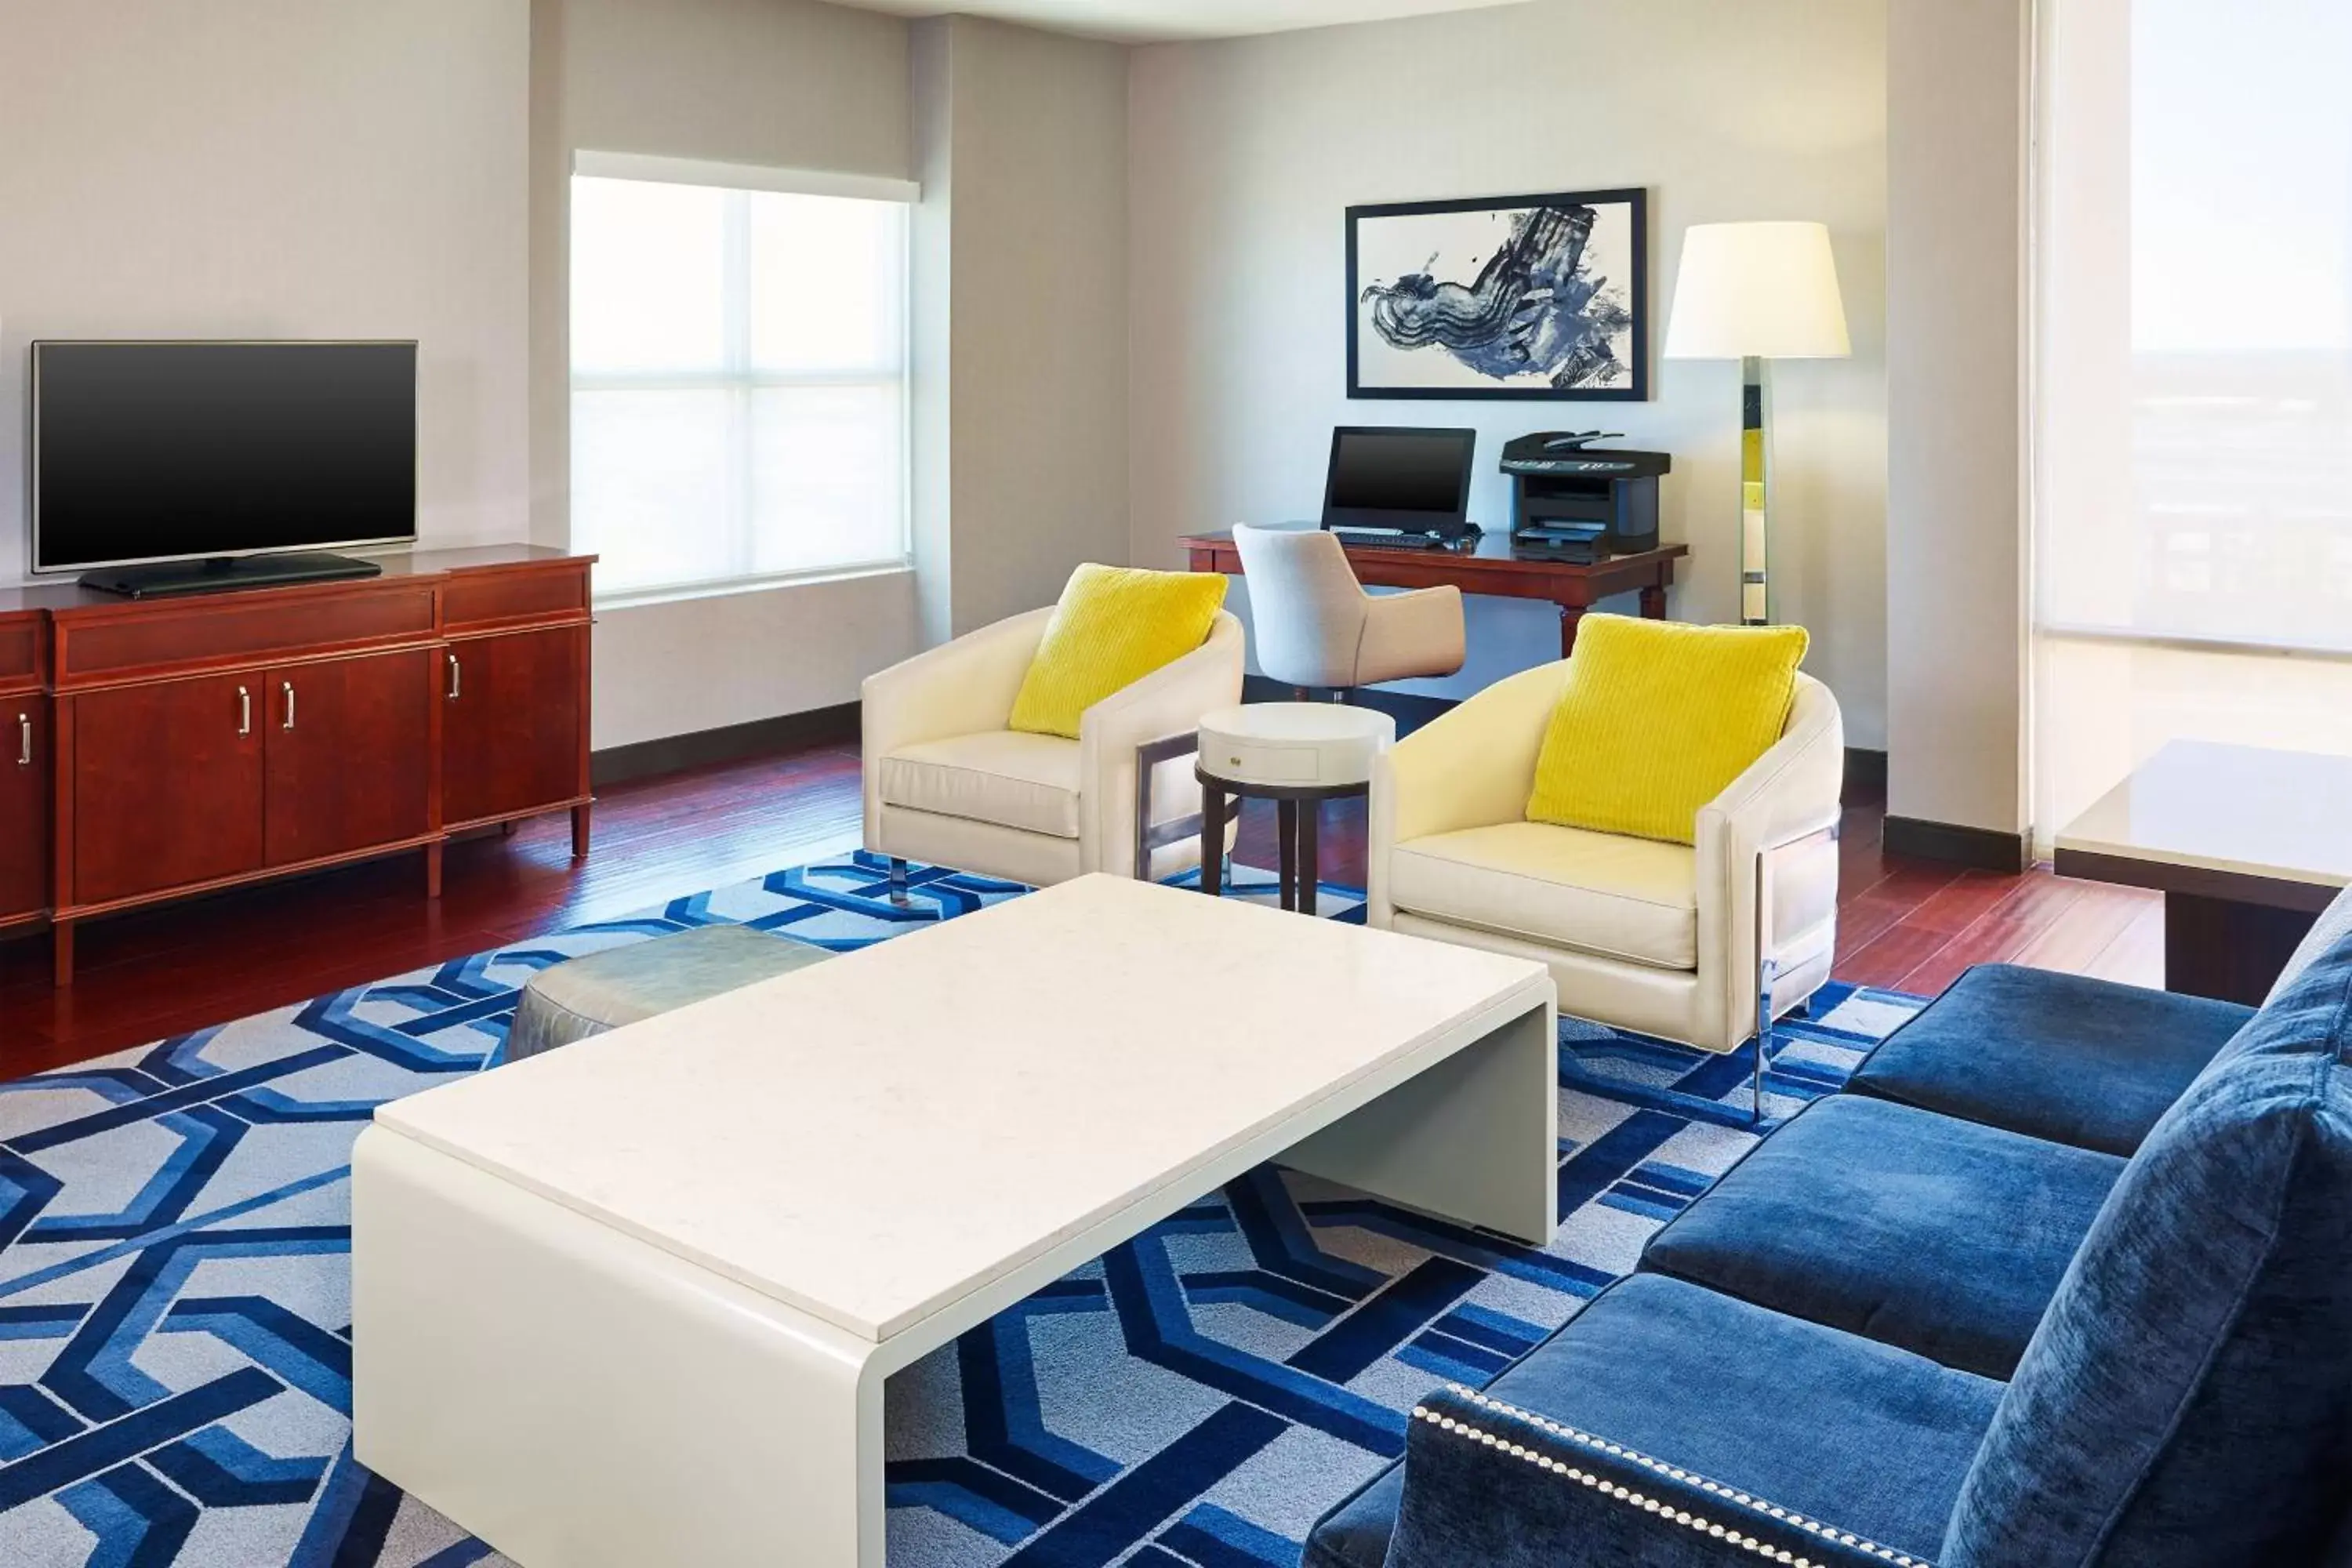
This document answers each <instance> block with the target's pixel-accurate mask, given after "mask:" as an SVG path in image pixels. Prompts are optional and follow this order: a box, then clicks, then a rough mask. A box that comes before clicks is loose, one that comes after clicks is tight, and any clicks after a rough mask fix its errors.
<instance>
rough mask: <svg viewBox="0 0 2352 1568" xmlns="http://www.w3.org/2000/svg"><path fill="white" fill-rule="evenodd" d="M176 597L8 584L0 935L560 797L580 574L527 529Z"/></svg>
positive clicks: (583, 804) (573, 803) (326, 863)
mask: <svg viewBox="0 0 2352 1568" xmlns="http://www.w3.org/2000/svg"><path fill="white" fill-rule="evenodd" d="M381 560H382V563H383V575H382V576H380V577H372V578H364V579H360V580H356V581H351V582H341V583H325V584H305V585H299V586H289V587H279V588H251V589H243V590H236V591H232V592H228V593H223V594H211V595H196V596H192V597H185V598H168V599H154V600H146V599H123V598H117V597H114V596H112V595H103V594H97V593H92V592H89V590H86V589H82V588H79V587H74V586H67V585H58V586H36V587H29V588H17V589H8V590H0V929H5V928H12V927H22V926H26V925H37V924H39V923H41V922H44V921H46V922H47V924H48V925H49V927H50V929H51V931H52V933H53V940H54V942H55V943H56V950H57V980H58V984H61V985H63V984H70V982H71V980H72V978H73V934H74V929H75V927H76V926H77V925H78V924H79V922H81V921H86V920H89V919H92V918H94V917H97V916H101V915H108V914H113V913H115V912H117V911H120V910H131V909H138V908H141V907H142V906H145V905H149V904H154V903H159V902H162V901H163V900H170V899H179V898H185V897H187V896H189V895H190V894H194V893H204V892H210V891H212V890H214V889H220V888H230V887H236V886H238V885H240V884H243V883H247V882H257V881H262V880H265V879H269V878H273V877H280V876H288V875H291V874H294V873H297V872H303V871H313V870H318V869H320V868H325V867H331V866H338V865H342V864H346V863H348V862H352V861H356V860H364V859H369V858H373V857H376V856H382V855H393V854H399V853H403V852H405V851H410V850H421V851H422V852H423V855H424V860H425V895H426V896H427V897H429V898H437V897H439V895H440V891H441V847H442V845H443V844H445V843H446V841H447V840H448V838H449V836H450V835H452V834H453V833H457V832H461V831H464V830H466V829H468V828H474V827H481V826H490V825H495V824H499V823H507V822H512V821H515V820H517V819H520V818H522V817H527V816H537V815H539V814H541V813H542V812H553V811H569V812H571V813H572V853H573V854H574V855H575V856H580V855H585V854H586V853H587V852H588V817H589V806H590V796H589V788H588V713H589V679H588V637H589V623H590V601H589V569H590V567H591V565H592V564H593V561H594V557H593V556H583V555H570V554H566V553H564V552H562V551H556V550H545V549H539V548H534V547H532V546H528V545H495V546H486V547H482V548H478V549H467V550H437V551H416V552H408V553H403V554H396V555H388V556H384V557H382V558H381Z"/></svg>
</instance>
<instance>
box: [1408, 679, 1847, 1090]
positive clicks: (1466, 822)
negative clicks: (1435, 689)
mask: <svg viewBox="0 0 2352 1568" xmlns="http://www.w3.org/2000/svg"><path fill="white" fill-rule="evenodd" d="M1567 668H1568V666H1567V664H1566V663H1565V662H1561V663H1557V664H1548V665H1543V666H1539V667H1538V668H1534V669H1530V670H1527V671H1525V672H1523V673H1521V674H1518V675H1515V676H1513V677H1511V678H1510V679H1507V680H1502V681H1498V682H1496V684H1495V685H1493V686H1490V687H1488V688H1487V689H1486V690H1484V691H1481V692H1480V693H1479V694H1478V695H1477V696H1475V697H1474V698H1472V699H1470V700H1468V701H1467V702H1465V703H1463V704H1462V705H1461V706H1460V707H1459V708H1456V709H1454V710H1453V711H1451V712H1449V713H1447V714H1445V715H1444V717H1442V718H1440V719H1438V720H1436V721H1433V722H1432V723H1431V724H1429V725H1427V726H1426V727H1424V728H1423V729H1422V730H1420V731H1416V732H1414V733H1413V734H1412V735H1410V736H1408V737H1406V738H1405V739H1404V740H1403V741H1401V742H1398V743H1397V745H1396V747H1395V749H1394V750H1393V751H1392V752H1390V753H1389V754H1388V755H1387V756H1386V757H1384V758H1383V759H1382V760H1381V763H1380V764H1379V773H1377V775H1376V776H1375V779H1374V782H1373V786H1372V805H1371V827H1370V838H1371V842H1370V863H1369V865H1368V868H1367V872H1368V880H1369V881H1370V889H1368V892H1369V898H1370V908H1369V910H1367V914H1366V918H1367V920H1368V921H1370V923H1371V924H1372V925H1375V926H1381V927H1384V928H1386V929H1389V930H1391V931H1406V932H1409V933H1411V934H1412V935H1415V936H1424V937H1430V938H1433V939H1435V940H1437V941H1440V942H1455V943H1459V944H1461V945H1463V946H1465V947H1477V948H1485V949H1486V950H1488V951H1490V952H1503V953H1509V954H1511V955H1512V956H1514V957H1519V958H1528V959H1533V960H1536V961H1538V962H1539V963H1544V964H1546V965H1547V966H1549V968H1550V970H1551V973H1552V977H1553V979H1554V980H1555V981H1556V982H1558V984H1559V1010H1560V1011H1561V1012H1562V1013H1566V1014H1574V1015H1576V1016H1580V1017H1584V1018H1590V1019H1591V1020H1593V1021H1595V1022H1597V1023H1602V1024H1608V1025H1611V1026H1615V1027H1619V1028H1624V1029H1631V1030H1633V1031H1636V1032H1638V1033H1641V1034H1645V1035H1657V1036H1662V1037H1664V1038H1667V1039H1670V1040H1680V1041H1683V1042H1685V1044H1688V1045H1693V1046H1697V1047H1702V1048H1704V1049H1706V1050H1710V1051H1717V1052H1728V1051H1733V1050H1737V1049H1738V1048H1739V1047H1741V1046H1742V1045H1744V1044H1746V1043H1747V1042H1748V1040H1749V1039H1752V1038H1753V1037H1755V1036H1756V1035H1757V1033H1758V1032H1759V1027H1761V1026H1769V1019H1770V1018H1777V1017H1780V1016H1781V1015H1782V1014H1785V1013H1787V1012H1790V1010H1792V1009H1794V1008H1795V1007H1797V1006H1798V1005H1801V1004H1802V1003H1803V1002H1804V1000H1805V999H1806V998H1807V997H1809V996H1811V994H1813V993H1814V992H1815V991H1816V990H1818V989H1820V987H1821V985H1822V982H1823V981H1825V980H1827V979H1828V978H1829V974H1830V962H1831V959H1832V953H1833V950H1834V948H1835V947H1836V945H1837V873H1838V856H1837V821H1838V796H1839V793H1840V789H1841V787H1842V784H1843V776H1844V768H1845V735H1844V729H1843V723H1842V722H1841V721H1840V719H1839V716H1838V706H1837V700H1836V699H1834V698H1833V697H1832V696H1831V695H1830V692H1829V689H1828V688H1827V687H1825V686H1823V685H1822V684H1821V682H1819V681H1817V680H1815V679H1812V678H1811V677H1810V676H1805V675H1800V676H1798V677H1797V693H1796V700H1795V701H1794V702H1793V703H1792V704H1791V705H1790V712H1789V719H1788V722H1787V724H1786V726H1785V727H1784V728H1783V730H1782V731H1781V736H1780V741H1779V742H1777V743H1776V744H1775V745H1774V746H1773V747H1772V748H1771V750H1769V751H1768V752H1765V753H1764V755H1763V756H1762V757H1760V758H1759V759H1758V760H1757V761H1756V763H1754V765H1752V766H1751V767H1749V768H1748V771H1747V772H1746V773H1741V774H1740V775H1739V777H1738V778H1737V779H1736V780H1734V781H1733V782H1732V784H1731V785H1730V787H1729V788H1727V789H1726V790H1725V791H1724V792H1723V793H1722V794H1721V795H1717V797H1716V798H1715V799H1714V800H1713V801H1712V802H1710V803H1709V804H1708V805H1706V807H1704V808H1703V809H1702V810H1701V811H1700V812H1699V814H1698V824H1697V828H1698V831H1697V834H1696V837H1697V840H1698V842H1697V843H1696V845H1686V844H1664V843H1660V842H1657V841H1655V840H1653V839H1646V838H1626V837H1618V836H1616V835H1614V834H1607V833H1591V832H1587V831H1584V830H1582V829H1579V828H1572V827H1554V826H1549V825H1547V824H1543V823H1536V822H1529V821H1528V820H1526V813H1527V804H1528V794H1529V792H1530V791H1531V790H1532V789H1533V787H1534V784H1535V772H1536V757H1537V753H1538V752H1539V751H1540V750H1541V748H1542V745H1543V738H1544V731H1545V729H1546V727H1547V726H1548V725H1549V722H1550V721H1551V714H1552V710H1553V708H1554V706H1555V705H1556V704H1557V703H1558V701H1559V693H1560V686H1561V682H1562V681H1563V680H1564V679H1566V673H1567ZM1762 1066H1763V1064H1762V1062H1761V1060H1760V1054H1759V1063H1758V1083H1757V1086H1756V1093H1757V1096H1758V1103H1759V1110H1760V1106H1761V1096H1762V1084H1761V1074H1762Z"/></svg>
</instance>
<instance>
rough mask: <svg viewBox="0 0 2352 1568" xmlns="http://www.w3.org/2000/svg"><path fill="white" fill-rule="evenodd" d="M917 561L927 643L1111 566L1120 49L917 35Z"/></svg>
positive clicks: (1121, 410) (944, 33)
mask: <svg viewBox="0 0 2352 1568" xmlns="http://www.w3.org/2000/svg"><path fill="white" fill-rule="evenodd" d="M915 75H916V83H917V85H916V93H915V99H916V107H915V114H916V142H917V145H918V149H919V178H920V179H921V180H922V182H923V186H924V202H923V205H924V209H925V210H924V211H923V212H922V213H920V214H919V215H918V219H917V226H916V238H915V245H916V302H915V322H916V331H917V336H918V339H919V345H920V346H919V349H918V353H919V354H920V355H921V356H922V357H921V359H920V361H919V365H918V373H917V391H916V413H917V424H916V439H917V445H918V452H919V456H918V459H917V461H918V468H917V474H916V541H917V562H918V564H919V567H920V569H921V571H922V574H923V576H924V579H925V582H924V588H923V595H924V605H923V608H924V631H925V634H926V638H927V640H930V641H937V640H940V638H942V637H947V636H950V635H954V634H957V633H961V632H966V631H970V630H971V628H973V627H974V626H984V625H986V624H987V623H989V622H991V621H994V620H998V619H1001V618H1003V616H1009V615H1013V614H1017V613H1018V612H1020V611H1023V610H1029V609H1034V608H1035V607H1036V606H1037V605H1042V604H1047V603H1050V602H1051V601H1052V600H1053V598H1054V596H1055V595H1056V594H1058V593H1059V592H1060V591H1061V587H1062V584H1063V581H1064V580H1065V579H1066V577H1068V575H1069V573H1070V569H1071V568H1072V567H1073V566H1075V565H1076V564H1078V563H1080V562H1083V561H1102V562H1108V563H1114V564H1117V563H1125V562H1126V560H1127V559H1128V552H1129V526H1128V480H1127V475H1128V452H1127V440H1128V433H1127V407H1128V396H1129V375H1128V369H1129V361H1128V341H1129V323H1128V317H1127V310H1128V271H1127V177H1128V152H1127V128H1128V119H1127V102H1128V98H1127V92H1128V89H1127V82H1128V51H1127V50H1126V49H1125V48H1123V47H1117V46H1114V45H1109V44H1103V43H1093V42H1087V41H1083V40H1080V39H1076V38H1068V37H1057V36H1055V35H1053V34H1048V33H1041V32H1036V31H1034V30H1032V29H1029V28H1025V27H1015V26H1006V25H1004V24H1003V23H997V22H990V21H984V20H981V19H978V18H975V17H971V16H945V17H940V18H937V19H934V20H931V21H927V22H923V23H919V24H918V26H917V37H916V45H915Z"/></svg>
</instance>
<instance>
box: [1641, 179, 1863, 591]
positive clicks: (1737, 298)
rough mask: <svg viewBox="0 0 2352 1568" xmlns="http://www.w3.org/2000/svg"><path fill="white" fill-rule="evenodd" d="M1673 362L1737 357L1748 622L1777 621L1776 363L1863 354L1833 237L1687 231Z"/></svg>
mask: <svg viewBox="0 0 2352 1568" xmlns="http://www.w3.org/2000/svg"><path fill="white" fill-rule="evenodd" d="M1673 309H1674V316H1673V319H1672V320H1671V321H1669V322H1668V323H1667V325H1666V349H1665V357H1666V358H1668V359H1736V360H1738V362H1739V374H1740V381H1741V399H1740V420H1739V497H1740V500H1739V619H1740V623H1741V624H1742V625H1744V626H1764V625H1767V624H1769V622H1770V621H1771V620H1772V618H1773V602H1772V577H1771V556H1772V523H1771V507H1770V493H1771V492H1770V487H1771V468H1772V440H1771V426H1770V420H1771V404H1772V394H1771V383H1770V379H1769V374H1768V373H1767V370H1766V365H1767V363H1769V361H1772V360H1776V359H1843V358H1845V357H1846V356H1847V355H1848V354H1850V353H1853V346H1852V345H1851V344H1850V343H1849V342H1847V339H1846V333H1845V306H1844V305H1843V302H1842V301H1841V300H1839V298H1838V283H1837V264H1836V262H1835V261H1833V260H1832V258H1831V256H1830V231H1829V230H1828V229H1827V228H1825V227H1823V226H1822V225H1820V224H1817V223H1701V224H1693V225H1692V226H1690V227H1688V228H1686V229H1685V230H1683V258H1682V266H1681V268H1680V269H1679V270H1678V271H1677V272H1676V274H1675V299H1674V307H1673Z"/></svg>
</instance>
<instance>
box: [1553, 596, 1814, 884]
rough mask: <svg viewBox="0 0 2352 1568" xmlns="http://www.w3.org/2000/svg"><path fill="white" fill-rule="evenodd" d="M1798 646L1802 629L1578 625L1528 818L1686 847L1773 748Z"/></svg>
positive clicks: (1627, 622) (1588, 620) (1607, 620)
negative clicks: (1701, 816)
mask: <svg viewBox="0 0 2352 1568" xmlns="http://www.w3.org/2000/svg"><path fill="white" fill-rule="evenodd" d="M1807 640H1808V639H1807V637H1806V635H1805V628H1804V627H1802V626H1681V625H1677V624H1675V623H1674V622H1671V621H1648V620H1641V621H1637V620H1631V619H1628V618H1627V617H1625V616H1585V617H1584V620H1583V623H1582V624H1581V625H1580V626H1578V627H1577V630H1576V651H1575V652H1574V653H1573V654H1572V655H1570V658H1569V661H1568V683H1567V686H1566V689H1564V690H1563V691H1562V692H1561V693H1560V699H1559V707H1558V708H1556V709H1554V710H1552V716H1551V727H1550V728H1549V729H1548V730H1546V731H1544V742H1543V752H1542V754H1541V755H1540V756H1538V758H1537V760H1536V787H1535V793H1534V794H1533V795H1531V796H1529V797H1528V821H1530V822H1549V823H1553V824H1556V825H1558V826H1562V827H1588V828H1591V829H1592V830H1593V831H1595V832H1598V833H1622V834H1624V835H1627V836H1628V837H1635V838H1663V839H1666V840H1669V841H1671V842H1673V843H1676V844H1689V843H1693V842H1695V841H1696V837H1697V826H1698V812H1699V807H1701V806H1703V805H1706V803H1707V802H1708V801H1711V800H1713V799H1714V798H1715V797H1716V796H1717V795H1721V794H1722V793H1723V791H1724V789H1725V787H1726V786H1727V785H1728V784H1730V783H1731V781H1732V780H1734V779H1736V778H1738V776H1739V775H1740V774H1741V773H1745V772H1747V770H1748V764H1750V763H1753V762H1755V761H1756V759H1757V758H1759V757H1760V756H1762V755H1763V754H1764V753H1765V752H1768V751H1769V750H1771V748H1772V743H1773V742H1776V741H1778V740H1779V739H1780V731H1781V727H1782V726H1784V725H1785V724H1787V723H1788V721H1789V705H1790V703H1791V702H1792V701H1794V700H1796V694H1797V666H1798V665H1799V664H1800V663H1801V662H1802V660H1803V659H1804V657H1805V647H1806V643H1807Z"/></svg>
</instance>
